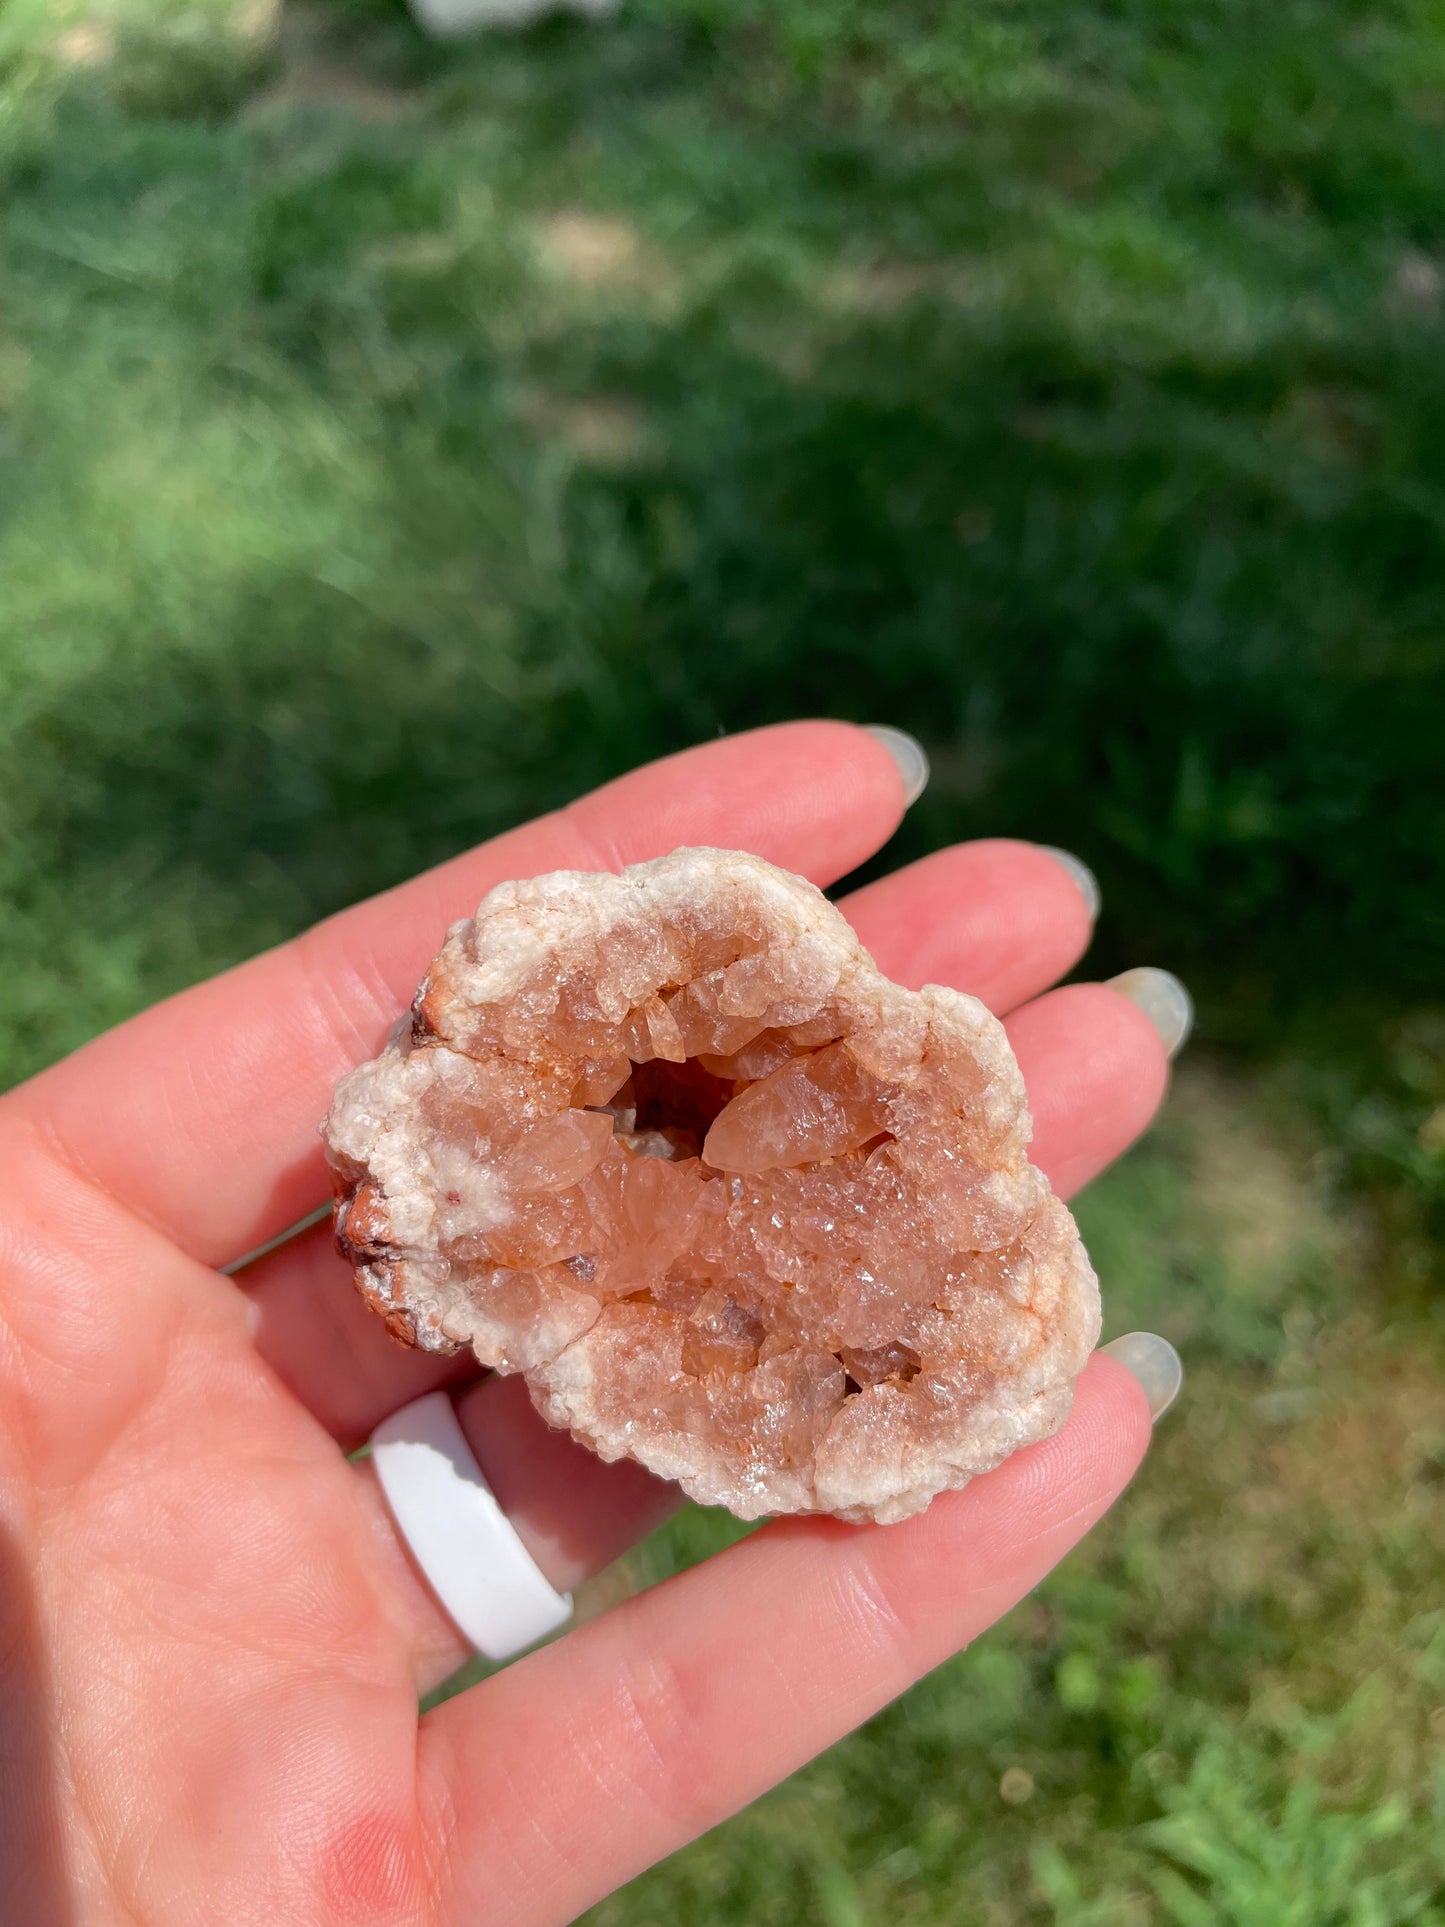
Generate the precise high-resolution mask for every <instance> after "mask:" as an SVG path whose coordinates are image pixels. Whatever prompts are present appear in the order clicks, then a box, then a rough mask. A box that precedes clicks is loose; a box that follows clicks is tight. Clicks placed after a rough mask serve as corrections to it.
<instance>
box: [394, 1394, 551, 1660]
mask: <svg viewBox="0 0 1445 1927" xmlns="http://www.w3.org/2000/svg"><path fill="white" fill-rule="evenodd" d="M371 1462H372V1464H373V1465H374V1466H375V1467H376V1476H377V1478H378V1479H379V1480H380V1481H381V1489H382V1491H383V1492H384V1493H385V1494H386V1503H387V1504H388V1506H390V1508H391V1516H392V1518H393V1519H395V1521H396V1523H397V1527H398V1529H399V1531H400V1533H401V1536H402V1537H403V1539H405V1541H406V1543H407V1545H408V1546H410V1548H411V1553H412V1557H413V1558H414V1559H415V1560H416V1562H417V1564H418V1565H419V1566H420V1567H421V1569H422V1571H423V1572H424V1573H425V1574H426V1577H427V1581H428V1583H429V1584H430V1586H431V1589H432V1591H433V1592H434V1593H435V1594H436V1596H437V1598H438V1599H439V1600H440V1601H441V1603H442V1604H443V1606H445V1607H446V1609H447V1611H448V1612H449V1613H450V1614H451V1616H452V1618H453V1619H454V1620H455V1621H456V1623H457V1625H458V1626H459V1627H460V1628H461V1630H462V1631H463V1632H464V1633H465V1634H466V1636H467V1638H468V1639H469V1640H470V1641H471V1642H472V1644H473V1646H475V1647H476V1649H477V1651H478V1652H479V1653H484V1654H485V1655H486V1657H487V1658H488V1659H510V1658H511V1656H512V1654H513V1653H520V1652H521V1651H522V1649H523V1647H525V1646H530V1645H532V1644H533V1643H534V1642H535V1641H536V1640H539V1639H541V1638H542V1636H543V1635H544V1634H545V1633H554V1632H556V1630H557V1628H558V1627H559V1626H561V1625H564V1624H565V1623H566V1621H567V1620H568V1619H569V1618H570V1617H571V1615H572V1595H571V1593H568V1592H557V1591H556V1590H555V1589H554V1588H553V1587H552V1586H551V1585H550V1584H549V1583H548V1582H547V1580H546V1579H545V1578H544V1577H543V1575H542V1573H541V1572H540V1571H539V1570H538V1567H537V1562H536V1561H535V1560H534V1559H533V1557H532V1555H531V1553H530V1552H528V1550H527V1548H526V1547H525V1546H524V1545H523V1544H522V1541H521V1540H520V1539H519V1538H518V1537H517V1529H516V1527H515V1526H514V1525H513V1524H512V1522H511V1520H510V1519H509V1518H508V1517H507V1515H506V1514H505V1513H504V1512H503V1510H502V1508H501V1507H500V1506H499V1505H498V1504H497V1501H496V1499H495V1497H494V1496H493V1493H492V1489H491V1487H490V1486H489V1485H488V1484H487V1481H486V1479H485V1478H484V1477H483V1476H482V1469H481V1467H480V1466H479V1465H478V1464H477V1461H476V1459H475V1457H474V1456H473V1453H472V1448H471V1447H470V1446H469V1445H468V1444H467V1441H466V1435H465V1434H464V1433H463V1431H462V1428H461V1426H460V1424H459V1423H458V1421H457V1415H456V1412H455V1411H454V1410H453V1409H452V1402H451V1399H450V1398H449V1397H448V1396H447V1394H446V1393H445V1392H428V1393H427V1395H426V1397H425V1398H418V1399H413V1401H412V1403H411V1404H410V1405H403V1406H402V1408H401V1410H400V1411H399V1412H393V1413H392V1415H391V1417H390V1418H388V1419H383V1420H382V1422H381V1424H380V1425H378V1426H377V1428H376V1430H375V1431H374V1432H373V1433H372V1435H371Z"/></svg>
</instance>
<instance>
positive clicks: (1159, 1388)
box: [1099, 1332, 1184, 1425]
mask: <svg viewBox="0 0 1445 1927" xmlns="http://www.w3.org/2000/svg"><path fill="white" fill-rule="evenodd" d="M1099 1349H1100V1350H1101V1351H1106V1352H1107V1353H1108V1354H1109V1356H1110V1358H1117V1359H1118V1361H1119V1363H1120V1364H1121V1365H1122V1366H1123V1367H1124V1370H1125V1371H1126V1372H1128V1373H1129V1374H1130V1375H1131V1376H1132V1377H1134V1378H1137V1379H1138V1381H1139V1383H1140V1384H1141V1385H1142V1386H1143V1387H1144V1396H1145V1398H1147V1399H1148V1401H1149V1415H1150V1417H1151V1418H1152V1419H1153V1420H1154V1422H1155V1424H1156V1425H1157V1424H1158V1422H1159V1420H1160V1419H1161V1418H1163V1416H1164V1414H1165V1413H1166V1412H1167V1411H1168V1410H1169V1407H1170V1406H1171V1405H1172V1404H1173V1403H1174V1401H1175V1399H1176V1398H1178V1396H1179V1388H1180V1386H1181V1385H1182V1384H1183V1383H1184V1367H1183V1365H1182V1364H1181V1363H1180V1362H1179V1354H1178V1352H1176V1351H1175V1349H1174V1347H1173V1346H1172V1345H1171V1344H1170V1343H1169V1340H1168V1339H1167V1338H1161V1337H1160V1336H1159V1334H1158V1333H1157V1332H1125V1334H1124V1336H1123V1337H1122V1338H1111V1339H1110V1340H1109V1343H1108V1344H1107V1345H1102V1346H1100V1348H1099Z"/></svg>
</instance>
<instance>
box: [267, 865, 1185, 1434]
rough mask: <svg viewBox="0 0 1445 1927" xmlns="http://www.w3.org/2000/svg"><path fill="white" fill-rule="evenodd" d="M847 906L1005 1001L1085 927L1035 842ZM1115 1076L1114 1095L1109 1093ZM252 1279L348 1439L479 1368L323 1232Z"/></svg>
mask: <svg viewBox="0 0 1445 1927" xmlns="http://www.w3.org/2000/svg"><path fill="white" fill-rule="evenodd" d="M842 908H843V909H844V911H845V912H846V913H847V915H848V916H849V918H850V920H854V921H855V925H856V927H857V928H858V929H859V934H860V935H861V936H862V937H863V939H864V941H865V942H866V943H868V944H869V945H870V947H871V948H872V949H873V950H874V954H875V955H876V956H877V957H878V958H879V961H880V964H882V965H883V967H884V968H886V969H890V970H891V971H892V972H893V973H895V974H896V975H898V976H900V977H903V978H904V979H905V980H906V979H908V978H909V977H912V978H914V979H921V978H922V976H923V975H924V974H925V973H924V972H923V971H920V970H917V969H915V968H914V967H913V965H912V955H913V951H914V948H915V947H918V948H921V949H922V951H923V953H924V955H925V956H926V959H927V966H926V970H927V974H928V975H930V976H931V977H932V979H933V980H934V981H942V982H944V983H948V984H952V985H954V986H955V987H958V988H962V989H967V990H973V989H974V987H975V986H980V987H982V988H983V989H984V990H986V991H987V993H988V995H989V997H990V998H991V999H992V1001H993V1002H994V1003H995V1004H996V1005H997V1006H999V1007H1001V1008H1004V1009H1007V1008H1009V1007H1010V1006H1011V1005H1013V1004H1015V1003H1018V1002H1019V1001H1021V1000H1022V999H1023V998H1026V997H1031V996H1032V995H1033V994H1034V992H1035V991H1036V990H1038V989H1039V988H1041V987H1042V986H1043V985H1044V984H1046V983H1049V982H1051V981H1052V980H1053V978H1054V977H1055V976H1057V975H1058V973H1059V972H1060V971H1061V970H1064V969H1067V968H1068V966H1069V964H1070V963H1072V962H1073V960H1074V958H1075V956H1076V955H1077V954H1078V952H1079V950H1080V949H1081V948H1082V947H1083V945H1084V944H1085V943H1086V942H1087V940H1088V934H1089V930H1090V928H1091V917H1090V914H1089V907H1088V905H1087V903H1086V901H1085V899H1084V897H1083V896H1082V895H1081V894H1080V890H1079V887H1078V885H1077V883H1076V882H1075V881H1074V879H1073V878H1072V877H1071V876H1070V875H1069V873H1068V872H1067V871H1066V870H1065V869H1064V868H1063V867H1061V865H1060V864H1059V863H1058V862H1057V861H1056V860H1055V859H1054V858H1053V857H1052V856H1051V855H1049V854H1048V853H1047V852H1046V851H1043V850H1040V849H1038V848H1036V847H1035V846H1034V845H1032V844H1027V843H1004V842H991V843H982V844H964V845H960V846H959V847H958V848H956V849H953V850H947V851H943V852H940V853H939V855H938V856H935V857H929V858H925V859H924V861H922V862H921V863H915V864H912V865H910V866H909V867H908V868H907V869H905V870H901V871H899V872H898V873H897V874H896V875H895V876H892V877H889V878H887V879H886V880H885V881H884V882H882V883H878V884H873V885H870V886H869V887H868V888H867V889H865V890H861V891H858V892H856V893H855V894H854V895H853V896H851V897H848V898H846V899H845V900H844V902H843V905H842ZM1113 1003H1118V1004H1120V1005H1123V999H1120V998H1114V997H1113V996H1112V995H1109V996H1106V998H1105V999H1104V1004H1103V1014H1102V1015H1101V1016H1097V1017H1096V1019H1095V1022H1096V1026H1098V1027H1101V1028H1102V1033H1103V1034H1102V1036H1100V1037H1095V1038H1092V1039H1090V1040H1088V1049H1089V1051H1090V1064H1091V1066H1092V1071H1091V1079H1084V1080H1080V1079H1079V1078H1077V1077H1076V1078H1074V1079H1073V1089H1074V1093H1075V1095H1076V1096H1078V1095H1079V1094H1080V1093H1081V1092H1083V1091H1084V1089H1085V1086H1086V1085H1088V1084H1089V1083H1090V1081H1091V1080H1092V1082H1093V1083H1097V1084H1098V1085H1099V1086H1100V1088H1099V1089H1098V1090H1093V1089H1089V1090H1088V1094H1087V1103H1088V1105H1089V1106H1090V1112H1089V1116H1090V1122H1091V1124H1092V1125H1093V1127H1094V1128H1095V1129H1096V1130H1097V1133H1098V1141H1097V1144H1096V1145H1095V1147H1094V1150H1095V1155H1096V1156H1097V1157H1098V1158H1099V1160H1100V1161H1101V1162H1107V1161H1108V1160H1109V1158H1111V1157H1115V1156H1117V1155H1118V1153H1119V1152H1120V1151H1121V1150H1122V1149H1123V1148H1124V1146H1125V1145H1126V1144H1127V1143H1129V1142H1130V1140H1131V1137H1132V1135H1133V1119H1134V1118H1135V1116H1136V1114H1137V1106H1135V1105H1133V1104H1132V1103H1131V1098H1132V1097H1133V1095H1135V1094H1136V1093H1137V1088H1138V1071H1137V1066H1136V1065H1135V1064H1134V1063H1133V1061H1132V1057H1131V1050H1130V1047H1131V1044H1133V1043H1135V1042H1136V1040H1135V1038H1134V1033H1133V1030H1132V1028H1131V1025H1130V1017H1131V1015H1132V1012H1131V1010H1130V1008H1129V1007H1127V1006H1124V1010H1123V1018H1122V1029H1121V1027H1120V1023H1119V1022H1117V1021H1115V1022H1112V1023H1111V1021H1110V1016H1111V1013H1110V1010H1109V1006H1110V1005H1112V1004H1113ZM1059 1038H1060V1047H1061V1048H1062V1049H1065V1050H1072V1049H1075V1048H1078V1047H1081V1046H1080V1045H1079V1044H1078V1040H1076V1039H1074V1038H1073V1037H1072V1035H1071V1034H1069V1032H1068V1030H1067V1027H1066V1028H1065V1029H1064V1030H1063V1031H1060V1032H1059ZM1156 1042H1157V1040H1156ZM1145 1049H1148V1046H1147V1045H1146V1046H1145ZM1157 1054H1158V1053H1157V1050H1156V1051H1154V1052H1153V1055H1156V1056H1157ZM1116 1055H1118V1059H1119V1061H1118V1062H1117V1063H1116V1061H1115V1057H1116ZM1047 1060H1048V1053H1045V1054H1044V1060H1043V1061H1039V1062H1038V1063H1037V1065H1036V1068H1035V1077H1034V1082H1033V1084H1031V1085H1030V1098H1031V1102H1032V1103H1033V1105H1034V1107H1035V1110H1036V1112H1038V1111H1039V1110H1040V1108H1042V1112H1043V1114H1044V1115H1045V1116H1046V1117H1047V1116H1048V1115H1049V1113H1050V1112H1052V1111H1056V1110H1057V1108H1058V1106H1057V1103H1056V1100H1055V1092H1056V1088H1057V1087H1058V1086H1059V1084H1060V1083H1061V1081H1062V1080H1063V1079H1064V1078H1065V1077H1066V1076H1067V1073H1066V1070H1065V1068H1064V1067H1063V1066H1062V1065H1058V1064H1054V1063H1051V1062H1049V1061H1047ZM1111 1079H1116V1080H1117V1084H1118V1088H1117V1090H1111V1088H1110V1082H1111ZM1161 1088H1162V1086H1161ZM1111 1104H1112V1106H1113V1108H1114V1111H1116V1112H1117V1113H1118V1117H1117V1118H1116V1117H1115V1116H1114V1115H1113V1114H1112V1113H1111V1110H1110V1106H1111ZM1065 1128H1066V1132H1067V1126H1066V1127H1065ZM1044 1168H1045V1169H1047V1166H1045V1167H1044ZM244 1279H245V1282H246V1283H247V1286H248V1288H249V1290H250V1291H251V1295H252V1302H253V1307H254V1316H255V1318H256V1321H257V1323H256V1342H257V1344H258V1346H259V1348H260V1349H261V1351H262V1353H263V1355H264V1356H265V1357H266V1358H267V1359H269V1360H270V1362H271V1363H272V1364H273V1365H275V1367H276V1369H277V1370H278V1371H279V1372H280V1373H281V1374H282V1376H283V1377H285V1378H286V1380H287V1382H288V1383H289V1384H290V1385H291V1386H292V1388H293V1389H294V1390H295V1392H296V1394H297V1396H298V1397H299V1398H300V1399H301V1400H302V1402H303V1403H304V1404H305V1405H307V1406H308V1408H309V1409H310V1410H312V1411H313V1412H315V1413H316V1415H317V1416H318V1417H319V1418H320V1419H321V1420H322V1422H323V1423H324V1424H325V1425H327V1426H328V1427H330V1429H331V1430H332V1431H333V1432H334V1433H335V1434H336V1436H337V1437H338V1438H341V1439H343V1440H345V1441H346V1442H347V1443H348V1444H354V1443H356V1442H357V1441H358V1440H360V1439H362V1438H365V1437H366V1435H367V1434H368V1432H369V1431H370V1430H371V1428H372V1427H373V1426H374V1425H375V1424H376V1423H377V1422H378V1421H379V1420H380V1419H382V1418H384V1417H385V1416H386V1414H387V1413H388V1412H390V1411H393V1410H395V1408H396V1407H397V1406H398V1405H401V1404H403V1403H405V1401H406V1400H407V1399H408V1398H412V1397H417V1396H419V1395H420V1394H421V1393H422V1392H423V1391H432V1390H435V1389H436V1388H437V1387H438V1386H441V1385H448V1384H456V1383H458V1382H460V1381H461V1380H463V1379H464V1378H466V1377H467V1376H469V1375H472V1371H473V1370H474V1368H469V1364H459V1363H458V1362H457V1361H456V1360H450V1359H438V1358H436V1357H435V1356H428V1355H425V1354H419V1353H407V1352H404V1351H402V1350H401V1349H400V1348H398V1347H397V1346H396V1345H395V1344H394V1343H393V1342H392V1340H391V1339H390V1338H389V1337H387V1336H386V1334H385V1332H384V1331H383V1329H382V1327H381V1325H380V1323H379V1321H378V1320H377V1319H376V1318H375V1316H374V1315H373V1314H371V1313H370V1312H368V1311H367V1310H366V1308H365V1306H364V1305H363V1304H362V1303H361V1301H360V1300H359V1299H358V1298H357V1296H356V1294H355V1293H354V1292H352V1291H350V1290H349V1289H348V1281H347V1270H346V1266H345V1265H344V1263H343V1261H342V1260H341V1259H340V1258H339V1257H338V1256H337V1255H336V1253H335V1251H334V1249H333V1247H332V1242H331V1237H330V1233H329V1230H328V1229H326V1228H324V1227H322V1228H318V1229H316V1230H315V1231H313V1232H311V1233H308V1234H306V1235H304V1236H302V1237H300V1238H298V1239H295V1240H293V1241H291V1242H290V1243H289V1244H287V1245H285V1246H283V1247H282V1248H281V1249H279V1250H277V1251H276V1252H273V1253H272V1254H270V1255H269V1256H268V1257H267V1258H265V1259H263V1260H261V1261H260V1262H259V1263H257V1264H255V1265H253V1266H251V1267H249V1268H248V1270H247V1272H246V1273H245V1274H244Z"/></svg>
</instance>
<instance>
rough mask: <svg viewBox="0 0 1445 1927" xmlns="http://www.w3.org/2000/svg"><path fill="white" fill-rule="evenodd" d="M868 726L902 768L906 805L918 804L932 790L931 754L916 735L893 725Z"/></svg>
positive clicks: (873, 736)
mask: <svg viewBox="0 0 1445 1927" xmlns="http://www.w3.org/2000/svg"><path fill="white" fill-rule="evenodd" d="M864 727H865V728H866V729H867V731H868V734H869V735H870V736H871V737H872V738H873V740H874V741H875V742H878V743H882V745H883V747H884V748H885V749H886V750H887V751H888V754H889V755H890V756H891V757H892V758H893V760H894V762H895V763H896V764H897V765H898V774H899V775H900V776H901V777H902V778H903V806H904V808H905V809H907V808H908V807H909V805H910V804H913V803H916V802H917V801H918V799H919V797H920V796H922V794H923V792H924V790H925V789H927V787H928V754H927V752H926V750H925V749H924V747H923V745H922V743H920V742H919V740H918V738H917V737H916V736H910V735H909V734H908V732H907V730H905V729H894V728H893V726H892V724H891V723H866V724H865V725H864Z"/></svg>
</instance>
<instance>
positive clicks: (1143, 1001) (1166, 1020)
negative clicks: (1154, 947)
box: [1109, 964, 1194, 1057]
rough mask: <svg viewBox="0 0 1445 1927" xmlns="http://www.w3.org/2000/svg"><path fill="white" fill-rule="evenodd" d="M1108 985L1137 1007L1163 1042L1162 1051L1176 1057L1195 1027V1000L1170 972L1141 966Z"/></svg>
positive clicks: (1149, 966) (1125, 972)
mask: <svg viewBox="0 0 1445 1927" xmlns="http://www.w3.org/2000/svg"><path fill="white" fill-rule="evenodd" d="M1109 983H1110V985H1111V987H1112V988H1113V989H1115V990H1117V991H1119V992H1121V993H1122V995H1124V996H1125V997H1127V998H1128V999H1129V1002H1130V1003H1131V1004H1137V1005H1138V1006H1139V1008H1140V1010H1142V1011H1143V1013H1144V1015H1145V1016H1146V1017H1147V1018H1148V1019H1149V1022H1150V1023H1151V1024H1152V1025H1153V1026H1154V1028H1155V1030H1157V1031H1158V1033H1159V1035H1160V1037H1161V1038H1162V1039H1163V1042H1164V1048H1165V1050H1166V1051H1168V1053H1169V1055H1170V1056H1171V1057H1175V1056H1177V1055H1178V1053H1179V1052H1180V1051H1181V1050H1182V1049H1183V1048H1184V1044H1185V1040H1186V1039H1187V1038H1188V1036H1189V1033H1190V1031H1191V1030H1193V1028H1194V999H1193V998H1192V997H1191V996H1190V995H1189V992H1188V991H1187V990H1186V989H1185V988H1184V986H1183V984H1181V983H1180V981H1179V979H1178V978H1177V977H1176V976H1175V975H1174V974H1173V972H1172V971H1169V970H1156V969H1154V967H1153V965H1152V964H1144V965H1142V966H1141V967H1140V968H1139V969H1138V970H1125V971H1122V972H1121V973H1120V974H1119V975H1118V976H1117V977H1111V978H1110V979H1109Z"/></svg>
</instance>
